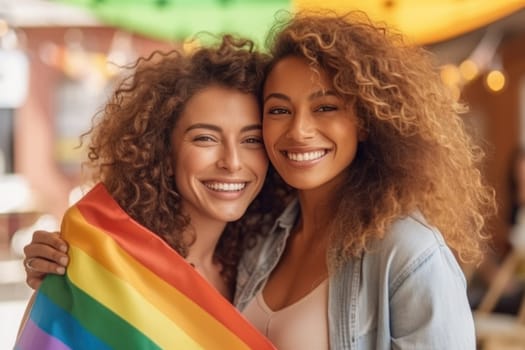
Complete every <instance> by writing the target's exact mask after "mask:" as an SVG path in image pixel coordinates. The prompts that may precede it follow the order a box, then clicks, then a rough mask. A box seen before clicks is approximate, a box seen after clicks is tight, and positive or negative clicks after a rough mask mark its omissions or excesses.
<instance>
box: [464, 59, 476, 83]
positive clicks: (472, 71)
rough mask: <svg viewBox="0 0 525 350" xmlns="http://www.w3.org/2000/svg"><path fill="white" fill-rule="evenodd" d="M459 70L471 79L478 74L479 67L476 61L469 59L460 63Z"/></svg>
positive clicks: (466, 78)
mask: <svg viewBox="0 0 525 350" xmlns="http://www.w3.org/2000/svg"><path fill="white" fill-rule="evenodd" d="M459 71H460V72H461V75H462V76H463V78H465V80H468V81H470V80H472V79H474V78H475V77H476V76H477V75H478V73H479V68H478V65H477V64H476V62H474V61H473V60H470V59H467V60H465V61H463V62H462V63H461V64H460V65H459Z"/></svg>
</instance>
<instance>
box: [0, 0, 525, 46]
mask: <svg viewBox="0 0 525 350" xmlns="http://www.w3.org/2000/svg"><path fill="white" fill-rule="evenodd" d="M320 7H322V8H331V9H334V10H336V11H348V10H353V9H360V10H363V11H365V12H367V13H368V14H369V15H370V16H371V17H372V18H373V19H374V20H377V21H385V22H387V23H388V24H390V25H392V26H394V27H395V28H397V29H399V30H400V31H401V32H403V33H405V34H406V35H407V37H409V38H410V39H411V40H413V41H415V42H417V43H420V44H435V43H438V42H441V41H446V40H449V39H451V38H456V37H459V36H463V35H465V34H466V33H472V32H475V31H476V30H478V29H479V28H482V27H484V26H487V25H489V24H491V23H495V22H501V24H500V25H499V26H500V27H501V28H503V29H504V30H505V31H506V30H511V31H516V30H519V31H522V30H523V29H524V27H525V19H524V18H523V13H522V10H523V9H525V0H504V1H503V0H502V1H499V0H498V1H496V0H493V1H492V0H367V1H362V0H198V1H197V0H55V1H51V0H47V1H46V0H0V18H2V17H4V18H6V19H7V20H8V21H10V22H11V23H12V24H13V25H15V26H21V27H23V26H39V25H70V26H90V25H99V24H105V25H111V26H116V27H120V28H123V29H126V30H129V31H132V32H135V33H139V34H142V35H145V36H150V37H153V38H156V39H166V40H181V39H184V38H186V37H188V36H190V35H193V34H195V33H197V32H200V31H209V32H212V33H220V32H234V33H238V34H242V35H246V36H251V37H252V38H254V39H255V40H259V41H262V39H263V38H264V36H265V34H266V32H267V30H268V29H269V28H270V26H271V24H272V22H273V19H274V17H275V13H276V12H277V11H278V10H282V9H284V10H289V11H296V10H298V9H312V8H320ZM516 12H518V13H521V15H519V16H515V14H516ZM513 14H514V15H513Z"/></svg>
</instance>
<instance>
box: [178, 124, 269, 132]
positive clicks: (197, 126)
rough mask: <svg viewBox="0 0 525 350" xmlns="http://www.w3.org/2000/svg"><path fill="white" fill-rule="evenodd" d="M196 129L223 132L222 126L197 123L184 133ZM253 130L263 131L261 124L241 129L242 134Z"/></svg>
mask: <svg viewBox="0 0 525 350" xmlns="http://www.w3.org/2000/svg"><path fill="white" fill-rule="evenodd" d="M194 129H208V130H213V131H216V132H222V128H221V127H220V126H217V125H214V124H206V123H197V124H193V125H190V126H189V127H188V128H187V129H186V130H185V131H184V133H187V132H188V131H190V130H194ZM251 130H262V125H261V124H250V125H246V126H243V127H242V128H241V132H246V131H251Z"/></svg>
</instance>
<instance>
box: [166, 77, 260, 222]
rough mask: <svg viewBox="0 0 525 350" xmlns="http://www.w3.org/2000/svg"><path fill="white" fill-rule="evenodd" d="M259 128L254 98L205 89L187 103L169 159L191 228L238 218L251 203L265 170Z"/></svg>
mask: <svg viewBox="0 0 525 350" xmlns="http://www.w3.org/2000/svg"><path fill="white" fill-rule="evenodd" d="M225 116H227V118H225ZM261 130H262V126H261V121H260V114H259V106H258V104H257V100H256V98H255V96H254V95H249V94H243V93H240V92H236V91H234V90H233V91H229V90H227V89H224V88H221V87H210V88H207V89H205V90H203V91H201V92H199V93H198V94H196V95H195V96H194V97H192V98H191V99H190V100H189V101H188V104H187V105H186V108H185V110H184V112H183V113H182V115H181V118H180V120H179V121H178V123H177V125H176V127H175V129H174V130H173V134H172V143H173V154H172V160H173V169H175V179H176V182H177V189H178V191H179V194H180V195H181V197H182V207H183V210H184V211H185V212H186V213H188V214H189V215H191V217H192V218H193V222H194V226H195V221H196V218H198V217H200V216H203V217H204V218H206V219H208V220H209V219H215V220H217V221H219V222H223V223H224V222H229V221H235V220H238V219H239V218H240V217H241V216H242V214H244V212H245V211H246V208H248V205H249V204H250V203H251V202H252V201H253V200H254V199H255V196H256V195H257V193H259V191H260V190H261V188H262V185H263V183H264V177H265V175H266V171H267V169H268V159H267V157H266V153H265V151H264V146H263V141H262V131H261ZM227 185H229V186H236V187H235V188H236V190H234V191H232V190H228V191H226V190H225V188H224V186H227ZM237 189H238V190H237ZM197 221H200V220H199V219H197Z"/></svg>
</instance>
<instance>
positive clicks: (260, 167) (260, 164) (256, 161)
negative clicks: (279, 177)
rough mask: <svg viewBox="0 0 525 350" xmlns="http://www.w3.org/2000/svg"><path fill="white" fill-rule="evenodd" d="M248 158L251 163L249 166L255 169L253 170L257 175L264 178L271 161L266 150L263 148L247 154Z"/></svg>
mask: <svg viewBox="0 0 525 350" xmlns="http://www.w3.org/2000/svg"><path fill="white" fill-rule="evenodd" d="M246 159H247V160H248V162H247V164H249V167H250V168H251V169H253V172H254V173H255V174H256V175H257V177H258V178H259V179H262V180H264V177H265V176H266V172H267V171H268V163H269V161H268V157H267V155H266V151H265V150H264V149H261V150H260V151H258V152H255V154H253V153H250V154H247V155H246Z"/></svg>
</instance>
